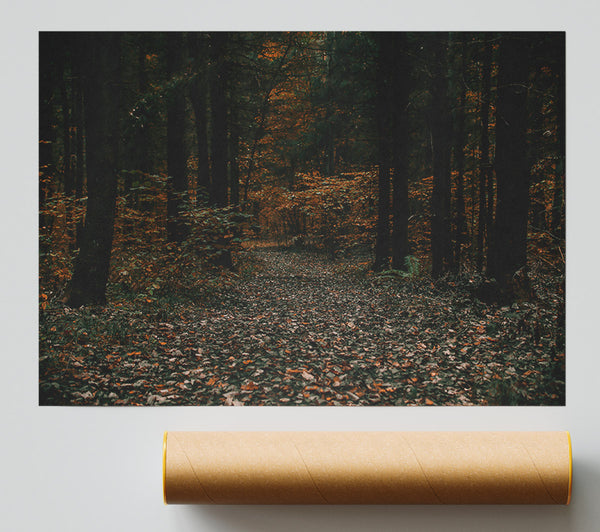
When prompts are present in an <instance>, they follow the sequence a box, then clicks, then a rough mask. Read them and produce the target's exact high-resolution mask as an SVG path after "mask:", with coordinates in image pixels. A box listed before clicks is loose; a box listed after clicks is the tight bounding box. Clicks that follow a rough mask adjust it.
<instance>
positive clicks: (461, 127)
mask: <svg viewBox="0 0 600 532" xmlns="http://www.w3.org/2000/svg"><path fill="white" fill-rule="evenodd" d="M465 44H466V43H465V41H464V40H461V50H462V54H461V56H462V57H461V62H460V76H459V80H458V85H459V92H460V97H459V104H458V109H457V111H456V137H455V144H454V161H455V164H456V174H457V175H456V235H455V240H454V268H455V270H456V271H457V272H458V271H460V266H461V264H462V246H463V244H464V243H465V241H466V220H465V192H464V171H465V152H464V136H465V112H466V109H465V103H466V86H465V80H464V77H465V72H466V46H465Z"/></svg>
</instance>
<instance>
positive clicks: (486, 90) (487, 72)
mask: <svg viewBox="0 0 600 532" xmlns="http://www.w3.org/2000/svg"><path fill="white" fill-rule="evenodd" d="M491 77H492V43H491V42H490V41H489V40H486V42H485V44H484V51H483V72H482V87H481V164H480V166H479V215H478V222H477V259H476V260H477V269H478V270H479V271H482V270H483V262H484V260H483V259H484V257H485V244H486V235H487V236H488V242H487V244H488V246H490V245H492V244H491V243H490V242H489V232H490V227H491V220H490V219H489V217H488V212H489V211H491V209H490V208H489V206H490V202H492V201H493V198H491V197H490V196H489V191H490V189H491V187H490V186H489V184H490V183H491V181H492V171H491V170H492V167H491V164H490V137H489V114H490V93H491Z"/></svg>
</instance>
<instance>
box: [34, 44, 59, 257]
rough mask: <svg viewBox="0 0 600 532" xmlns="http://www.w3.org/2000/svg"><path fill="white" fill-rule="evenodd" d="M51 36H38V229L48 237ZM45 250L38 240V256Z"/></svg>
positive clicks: (52, 132) (52, 139) (52, 74)
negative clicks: (44, 211)
mask: <svg viewBox="0 0 600 532" xmlns="http://www.w3.org/2000/svg"><path fill="white" fill-rule="evenodd" d="M51 36H52V34H50V33H45V32H43V33H40V36H39V58H40V59H39V99H40V113H39V139H38V140H39V173H40V175H39V204H38V207H39V230H40V235H44V234H47V233H48V232H49V228H48V227H47V226H48V225H49V224H50V223H51V220H50V217H49V216H45V215H44V214H43V210H44V209H45V207H46V202H47V201H48V199H49V198H50V195H51V192H52V179H53V177H54V171H55V163H54V155H53V151H54V143H55V142H56V133H55V130H54V127H53V109H52V107H53V99H54V86H55V83H54V82H55V79H54V78H55V69H54V64H53V50H54V48H53V46H52V41H51V40H50V39H51ZM47 251H48V245H47V244H46V243H45V241H44V240H43V239H42V240H40V254H42V255H43V254H45V253H46V252H47Z"/></svg>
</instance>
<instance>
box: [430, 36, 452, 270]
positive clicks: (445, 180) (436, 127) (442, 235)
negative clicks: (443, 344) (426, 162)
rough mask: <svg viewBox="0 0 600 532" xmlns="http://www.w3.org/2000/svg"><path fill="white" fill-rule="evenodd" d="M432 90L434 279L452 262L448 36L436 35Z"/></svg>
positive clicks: (432, 240) (432, 237)
mask: <svg viewBox="0 0 600 532" xmlns="http://www.w3.org/2000/svg"><path fill="white" fill-rule="evenodd" d="M433 38H434V49H433V80H432V89H431V117H430V120H431V134H432V137H433V192H432V195H431V210H432V213H431V253H432V269H431V273H432V275H433V277H439V276H440V275H441V274H443V273H444V272H446V271H448V270H449V269H450V267H451V263H452V248H451V238H450V237H451V212H450V146H451V134H452V132H451V120H450V106H449V101H448V72H447V71H448V58H447V55H448V50H447V48H448V35H447V34H446V33H443V34H439V35H438V34H436V35H435V36H434V37H433Z"/></svg>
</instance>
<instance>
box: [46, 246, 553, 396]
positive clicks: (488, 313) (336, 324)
mask: <svg viewBox="0 0 600 532" xmlns="http://www.w3.org/2000/svg"><path fill="white" fill-rule="evenodd" d="M255 257H256V259H255V260H256V261H259V262H262V267H261V268H260V269H258V270H257V273H255V274H254V275H253V276H252V277H250V278H247V279H244V280H243V281H242V280H240V281H239V282H238V283H237V284H235V285H231V286H230V287H229V288H227V289H226V290H224V291H222V292H220V293H218V294H216V297H214V298H213V299H212V300H211V301H210V304H207V305H206V304H205V305H198V304H193V303H191V302H189V301H179V302H177V301H171V302H168V303H164V302H163V303H161V306H160V307H157V306H155V307H151V310H148V309H146V308H144V309H141V308H140V307H139V303H136V302H126V301H119V302H118V303H117V304H115V305H114V306H112V307H106V308H104V309H78V310H73V309H62V308H60V307H56V306H54V307H53V306H51V305H50V304H48V306H47V308H46V309H45V310H43V312H41V314H40V403H41V404H75V405H76V404H111V405H153V406H156V405H170V404H181V405H184V404H189V405H228V406H241V405H281V404H289V405H473V404H478V405H481V404H536V405H550V404H564V353H562V352H557V350H556V349H555V347H554V345H555V344H554V338H555V336H556V332H555V328H554V327H555V325H554V322H555V316H554V314H553V308H552V307H551V306H550V305H548V306H544V304H543V301H542V302H541V303H538V304H535V305H534V304H533V303H525V302H523V303H519V304H515V305H513V306H511V307H502V308H500V307H495V306H489V305H485V304H483V303H480V302H479V301H476V300H473V299H471V298H470V297H469V295H468V292H467V291H466V290H464V291H461V290H459V289H457V288H456V285H455V284H453V285H452V286H450V285H448V286H445V285H443V284H442V283H435V284H434V283H431V282H429V281H428V280H427V279H423V282H421V283H418V282H416V281H415V282H411V283H403V282H402V281H398V280H395V279H392V280H389V281H382V280H380V279H379V280H377V283H372V282H371V280H370V278H369V277H368V276H367V277H366V278H360V279H357V278H354V277H352V276H350V275H348V276H347V275H345V274H343V273H340V269H339V266H338V267H337V269H336V270H334V266H333V265H332V263H330V262H327V261H326V260H325V259H323V258H322V257H321V256H318V255H312V254H308V253H290V252H278V251H268V250H261V251H257V252H255ZM348 270H349V271H350V269H348ZM549 299H550V296H549ZM155 305H159V303H158V302H157V303H156V304H155ZM534 320H535V324H536V327H537V329H536V339H537V342H534V341H533V338H532V334H533V333H532V330H533V323H534Z"/></svg>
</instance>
